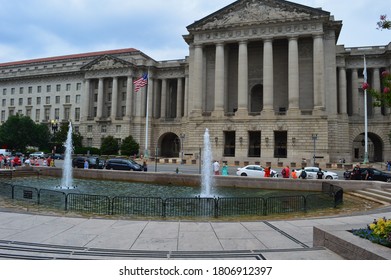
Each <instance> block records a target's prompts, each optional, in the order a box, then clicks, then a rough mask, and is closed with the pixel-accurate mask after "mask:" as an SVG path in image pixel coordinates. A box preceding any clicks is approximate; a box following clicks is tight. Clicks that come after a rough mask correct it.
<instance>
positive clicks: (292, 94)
mask: <svg viewBox="0 0 391 280" xmlns="http://www.w3.org/2000/svg"><path fill="white" fill-rule="evenodd" d="M298 39H299V38H298V36H291V37H289V38H288V41H289V47H288V48H289V50H288V51H289V53H288V56H289V60H288V69H289V78H288V83H289V85H288V88H289V109H290V110H299V94H300V91H299V79H300V77H299V73H300V72H299V47H298ZM313 40H314V41H313V48H314V52H313V66H314V67H313V68H314V72H313V78H314V109H322V108H324V106H325V104H324V94H325V89H324V87H325V84H324V66H325V64H324V63H325V62H324V46H323V44H324V42H323V41H324V40H323V34H318V35H315V36H314V39H313ZM238 44H239V54H238V55H239V56H238V57H239V61H238V64H239V65H238V113H239V114H240V113H247V112H248V90H249V89H248V41H240V42H239V43H238ZM224 46H225V45H224V43H217V44H216V62H215V64H216V68H215V100H214V104H215V108H214V112H213V114H215V115H221V114H222V112H224V92H225V91H224V85H225V81H226V74H225V71H226V67H225V48H224ZM263 49H264V52H263V75H264V76H263V91H264V94H263V96H264V100H263V104H264V111H273V110H274V104H273V103H274V82H273V81H274V76H273V66H274V65H273V39H272V38H267V39H264V40H263ZM203 63H204V59H203V46H202V45H195V46H194V76H193V82H194V84H193V86H192V90H193V92H192V96H194V98H195V99H194V104H193V110H195V111H201V110H202V95H200V94H199V93H200V92H203V91H202V90H203V79H202V78H203Z"/></svg>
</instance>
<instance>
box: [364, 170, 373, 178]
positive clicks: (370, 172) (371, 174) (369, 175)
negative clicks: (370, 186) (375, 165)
mask: <svg viewBox="0 0 391 280" xmlns="http://www.w3.org/2000/svg"><path fill="white" fill-rule="evenodd" d="M372 179H373V170H372V169H371V168H367V172H366V174H365V180H372Z"/></svg>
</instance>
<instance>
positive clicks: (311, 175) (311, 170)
mask: <svg viewBox="0 0 391 280" xmlns="http://www.w3.org/2000/svg"><path fill="white" fill-rule="evenodd" d="M301 170H302V169H296V174H297V177H298V178H300V174H301ZM304 170H305V172H306V173H307V179H316V178H317V177H316V173H318V171H319V167H305V168H304ZM322 172H323V179H328V180H332V179H334V180H338V174H337V173H335V172H331V171H327V170H323V169H322Z"/></svg>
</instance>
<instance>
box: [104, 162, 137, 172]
mask: <svg viewBox="0 0 391 280" xmlns="http://www.w3.org/2000/svg"><path fill="white" fill-rule="evenodd" d="M106 169H111V170H133V171H142V170H143V168H142V166H141V165H140V164H138V163H137V162H135V161H134V160H131V159H108V160H107V161H106Z"/></svg>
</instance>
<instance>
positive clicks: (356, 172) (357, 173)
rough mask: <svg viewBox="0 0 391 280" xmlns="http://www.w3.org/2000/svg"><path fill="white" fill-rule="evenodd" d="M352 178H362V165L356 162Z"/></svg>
mask: <svg viewBox="0 0 391 280" xmlns="http://www.w3.org/2000/svg"><path fill="white" fill-rule="evenodd" d="M352 179H353V180H361V170H360V166H359V165H358V164H356V166H355V167H354V168H353V171H352Z"/></svg>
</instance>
